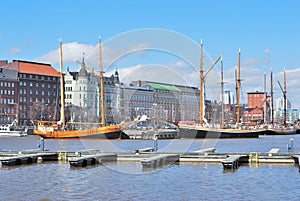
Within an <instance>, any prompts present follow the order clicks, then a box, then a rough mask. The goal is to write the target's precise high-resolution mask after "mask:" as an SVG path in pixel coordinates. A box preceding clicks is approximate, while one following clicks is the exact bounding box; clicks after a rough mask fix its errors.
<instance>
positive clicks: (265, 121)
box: [264, 73, 267, 124]
mask: <svg viewBox="0 0 300 201" xmlns="http://www.w3.org/2000/svg"><path fill="white" fill-rule="evenodd" d="M264 123H265V124H266V123H267V74H266V73H264Z"/></svg>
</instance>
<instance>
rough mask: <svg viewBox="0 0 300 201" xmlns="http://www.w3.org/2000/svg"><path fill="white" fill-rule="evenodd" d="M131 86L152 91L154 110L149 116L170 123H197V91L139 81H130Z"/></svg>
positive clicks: (187, 87)
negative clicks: (147, 88)
mask: <svg viewBox="0 0 300 201" xmlns="http://www.w3.org/2000/svg"><path fill="white" fill-rule="evenodd" d="M131 84H132V85H133V86H137V87H149V89H151V90H153V107H154V108H153V114H151V116H155V117H156V118H158V119H163V120H168V121H172V122H179V121H187V120H189V121H198V119H199V89H197V88H195V87H190V86H182V85H174V84H166V83H159V82H151V81H141V80H138V81H132V82H131ZM154 112H155V114H154Z"/></svg>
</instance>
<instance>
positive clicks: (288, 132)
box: [265, 129, 299, 135]
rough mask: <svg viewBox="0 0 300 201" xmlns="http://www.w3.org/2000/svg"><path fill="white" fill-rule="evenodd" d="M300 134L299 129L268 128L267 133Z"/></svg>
mask: <svg viewBox="0 0 300 201" xmlns="http://www.w3.org/2000/svg"><path fill="white" fill-rule="evenodd" d="M295 134H299V133H298V129H289V130H276V129H268V130H267V131H266V133H265V135H295Z"/></svg>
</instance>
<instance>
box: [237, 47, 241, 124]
mask: <svg viewBox="0 0 300 201" xmlns="http://www.w3.org/2000/svg"><path fill="white" fill-rule="evenodd" d="M237 76H238V77H237V97H236V98H237V101H236V102H237V111H236V124H239V123H240V112H241V111H240V110H241V108H240V101H241V50H240V49H239V56H238V71H237Z"/></svg>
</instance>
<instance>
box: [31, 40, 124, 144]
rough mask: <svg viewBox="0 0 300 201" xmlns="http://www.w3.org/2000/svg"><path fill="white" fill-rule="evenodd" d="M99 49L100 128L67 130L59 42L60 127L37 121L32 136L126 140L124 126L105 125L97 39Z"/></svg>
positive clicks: (102, 80)
mask: <svg viewBox="0 0 300 201" xmlns="http://www.w3.org/2000/svg"><path fill="white" fill-rule="evenodd" d="M99 48H100V90H101V91H100V93H101V108H102V116H101V126H97V127H93V128H85V129H80V130H73V129H67V127H66V124H68V122H67V123H66V122H65V113H64V103H65V100H64V77H63V73H62V72H63V66H62V42H61V41H60V80H61V111H60V113H61V120H60V123H61V125H60V126H59V125H58V124H51V125H49V126H47V125H46V122H45V121H38V128H37V129H36V130H34V134H36V135H39V136H41V137H43V138H104V139H118V138H119V139H128V138H129V137H128V135H126V134H125V133H123V132H122V129H123V128H124V125H105V117H104V114H105V110H104V78H103V69H102V43H101V39H99Z"/></svg>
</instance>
